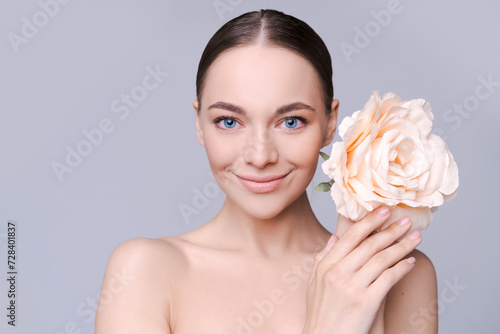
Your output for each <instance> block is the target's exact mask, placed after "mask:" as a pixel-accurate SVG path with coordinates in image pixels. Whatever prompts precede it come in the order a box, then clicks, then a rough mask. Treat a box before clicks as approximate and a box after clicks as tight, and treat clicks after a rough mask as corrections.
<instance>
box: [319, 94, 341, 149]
mask: <svg viewBox="0 0 500 334" xmlns="http://www.w3.org/2000/svg"><path fill="white" fill-rule="evenodd" d="M338 111H339V100H337V99H333V100H332V109H331V111H330V115H328V117H327V127H326V131H325V136H324V137H323V143H322V144H321V148H323V147H325V146H327V145H330V143H331V142H332V140H333V137H335V131H336V130H337V115H338Z"/></svg>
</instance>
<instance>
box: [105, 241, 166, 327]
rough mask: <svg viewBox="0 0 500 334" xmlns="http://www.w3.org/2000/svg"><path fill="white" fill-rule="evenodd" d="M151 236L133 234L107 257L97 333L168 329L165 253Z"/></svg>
mask: <svg viewBox="0 0 500 334" xmlns="http://www.w3.org/2000/svg"><path fill="white" fill-rule="evenodd" d="M158 243H159V242H158V241H157V240H154V239H147V238H134V239H130V240H127V241H125V242H123V243H121V244H120V245H118V246H117V247H116V248H115V250H114V251H113V252H112V254H111V256H110V257H109V260H108V263H107V265H106V270H105V272H104V278H103V282H102V286H101V290H100V294H99V302H98V307H97V311H96V320H95V333H96V334H125V333H127V334H132V333H151V334H160V333H162V334H165V333H171V331H170V326H169V323H168V315H169V311H170V310H169V302H168V299H169V294H170V288H169V282H168V278H167V276H166V275H165V273H164V271H165V269H164V268H165V267H166V266H165V265H164V264H165V263H164V262H165V260H164V258H165V256H164V255H163V256H161V254H162V252H161V246H160V245H159V244H158Z"/></svg>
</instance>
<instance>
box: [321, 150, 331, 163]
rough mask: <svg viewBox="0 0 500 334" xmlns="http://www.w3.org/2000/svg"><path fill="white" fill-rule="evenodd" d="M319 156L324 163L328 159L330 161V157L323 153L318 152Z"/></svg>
mask: <svg viewBox="0 0 500 334" xmlns="http://www.w3.org/2000/svg"><path fill="white" fill-rule="evenodd" d="M319 155H321V157H322V158H323V160H325V161H326V160H328V159H330V156H329V155H328V154H326V153H324V152H321V151H319Z"/></svg>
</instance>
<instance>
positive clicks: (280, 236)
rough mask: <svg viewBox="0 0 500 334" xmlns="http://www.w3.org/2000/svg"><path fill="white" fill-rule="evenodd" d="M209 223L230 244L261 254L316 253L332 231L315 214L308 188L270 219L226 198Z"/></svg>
mask: <svg viewBox="0 0 500 334" xmlns="http://www.w3.org/2000/svg"><path fill="white" fill-rule="evenodd" d="M209 224H210V225H212V227H214V232H215V233H217V234H218V235H219V236H220V237H221V239H223V240H227V242H228V244H230V245H231V246H230V247H231V248H237V249H238V250H240V251H242V252H245V253H248V254H251V255H255V256H258V257H261V258H262V257H263V258H283V257H286V256H287V255H289V254H297V253H314V252H317V251H319V250H320V249H321V248H323V247H324V246H325V244H326V241H327V239H328V238H329V237H330V235H331V233H330V232H329V231H328V230H327V229H325V228H324V227H323V226H322V225H321V224H320V223H319V221H318V220H317V218H316V216H315V215H314V213H313V211H312V208H311V205H310V203H309V199H308V197H307V193H306V191H304V192H303V193H302V195H301V196H299V198H297V200H295V201H294V202H293V203H292V204H291V205H289V206H288V207H287V208H286V209H284V210H283V211H282V212H280V213H279V214H278V215H276V216H274V217H272V218H269V219H259V218H256V217H255V216H252V215H250V214H249V213H247V212H245V211H243V210H242V209H241V208H240V207H239V206H237V205H236V204H235V203H233V202H231V201H230V200H228V199H227V198H226V201H225V202H224V205H223V207H222V209H221V211H220V212H219V214H218V215H217V216H216V217H215V218H214V219H213V220H211V221H210V223H209ZM219 240H220V239H219Z"/></svg>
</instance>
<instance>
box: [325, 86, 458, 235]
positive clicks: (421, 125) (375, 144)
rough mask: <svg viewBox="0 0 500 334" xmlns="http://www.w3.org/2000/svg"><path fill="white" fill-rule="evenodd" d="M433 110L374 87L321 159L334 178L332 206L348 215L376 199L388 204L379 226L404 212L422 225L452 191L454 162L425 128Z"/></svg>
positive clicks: (355, 216)
mask: <svg viewBox="0 0 500 334" xmlns="http://www.w3.org/2000/svg"><path fill="white" fill-rule="evenodd" d="M433 119H434V115H433V114H432V112H431V108H430V105H429V103H428V102H426V101H425V100H423V99H416V100H410V101H401V99H400V98H399V96H397V95H395V94H394V93H387V94H385V95H384V96H383V97H382V98H381V97H380V93H379V91H374V92H373V94H372V96H371V97H370V99H369V100H368V102H367V103H366V104H365V106H364V108H363V109H362V110H359V111H356V112H355V113H354V114H353V115H352V116H351V117H346V118H344V120H343V121H342V123H341V124H340V126H339V134H340V136H341V137H342V139H343V142H336V143H334V144H333V147H332V152H331V156H330V158H329V159H328V160H327V161H325V162H324V163H323V164H322V168H323V171H324V173H325V174H327V175H328V176H329V177H330V178H332V179H333V180H334V181H335V183H334V184H333V185H332V187H331V195H332V198H333V200H334V201H335V204H336V206H337V211H338V212H339V213H340V214H342V215H344V216H345V217H348V218H350V219H351V220H353V221H358V220H360V219H362V218H363V217H364V216H365V215H366V214H367V213H368V212H369V211H372V210H374V209H376V208H377V207H379V206H380V205H382V204H387V205H389V206H391V207H392V209H393V210H392V213H391V216H390V217H389V219H388V220H387V222H386V223H384V225H383V226H382V227H381V229H384V228H385V227H387V226H388V225H389V224H391V223H392V222H394V221H395V220H397V219H399V218H401V217H402V216H403V215H407V216H409V217H410V218H411V220H412V227H411V229H410V231H408V232H407V233H406V234H405V236H406V235H408V234H410V233H411V232H413V231H414V230H419V231H422V230H424V229H426V228H427V227H428V225H429V224H430V222H431V220H432V212H433V211H435V210H437V207H438V206H439V205H441V204H443V202H444V201H446V200H449V199H451V198H452V197H454V196H455V195H456V190H457V187H458V168H457V164H456V163H455V160H454V159H453V156H452V155H451V153H450V152H449V151H448V148H447V145H446V143H445V142H444V141H443V140H442V139H441V138H440V137H439V136H436V135H434V134H432V133H431V128H432V120H433Z"/></svg>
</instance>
